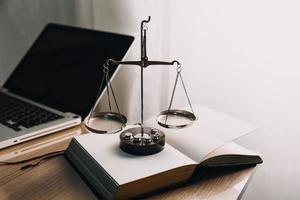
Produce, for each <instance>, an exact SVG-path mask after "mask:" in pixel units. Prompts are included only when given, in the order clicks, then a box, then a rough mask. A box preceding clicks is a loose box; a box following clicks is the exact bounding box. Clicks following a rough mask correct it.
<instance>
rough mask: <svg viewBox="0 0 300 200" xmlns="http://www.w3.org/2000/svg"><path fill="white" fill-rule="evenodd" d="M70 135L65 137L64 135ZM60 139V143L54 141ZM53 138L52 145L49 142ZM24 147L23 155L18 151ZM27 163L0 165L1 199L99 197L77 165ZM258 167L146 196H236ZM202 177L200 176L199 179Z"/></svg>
mask: <svg viewBox="0 0 300 200" xmlns="http://www.w3.org/2000/svg"><path fill="white" fill-rule="evenodd" d="M78 131H79V134H84V133H86V130H85V129H84V128H83V127H80V126H77V127H75V128H71V129H68V130H65V131H61V132H59V133H55V134H52V135H49V136H45V137H42V138H39V139H35V140H32V141H29V142H26V143H22V144H19V145H16V146H13V147H10V148H6V149H4V150H0V158H5V156H7V157H9V158H10V159H9V160H10V161H17V160H22V159H26V158H30V157H33V156H38V155H42V154H44V153H49V152H53V151H57V150H64V149H66V148H67V146H68V144H69V142H70V138H71V135H72V132H73V133H74V134H75V135H76V134H78ZM64 135H66V136H68V137H69V136H70V137H69V138H66V139H62V138H63V136H64ZM56 139H57V142H55V141H56ZM47 141H51V145H48V144H47ZM20 149H21V150H22V149H23V150H24V149H25V150H24V151H23V153H24V152H25V153H24V154H22V152H21V154H22V155H20V156H19V155H18V154H20V152H19V150H20ZM14 152H18V153H17V154H16V156H12V155H14ZM22 166H24V164H17V165H1V166H0V197H1V199H4V200H5V199H9V200H14V199H23V200H27V199H28V200H29V199H30V200H35V199H43V200H44V199H91V200H92V199H97V197H96V196H95V194H94V193H93V192H92V191H91V189H90V188H89V187H88V185H87V184H86V183H85V181H84V180H83V179H82V178H81V177H80V176H79V174H78V173H77V171H76V170H75V169H74V167H73V166H72V165H71V164H70V163H69V162H68V161H67V160H66V159H65V157H64V156H58V157H55V158H52V159H51V160H48V161H45V162H43V163H42V164H40V165H38V166H36V167H34V168H27V169H25V170H21V167H22ZM254 170H255V167H249V168H244V169H230V170H220V169H215V170H213V171H208V172H206V174H203V173H204V171H202V174H200V175H199V174H196V175H195V178H194V180H192V181H191V182H189V183H188V184H185V185H183V186H181V187H177V188H175V189H168V190H164V191H161V192H159V193H156V194H152V195H151V196H146V197H145V198H147V199H165V200H167V199H172V200H173V199H175V200H176V199H212V200H215V199H225V200H226V199H237V198H238V197H239V196H240V194H241V192H242V191H243V188H244V187H245V185H246V183H247V182H248V180H249V177H250V176H251V174H253V172H254ZM198 177H200V178H198Z"/></svg>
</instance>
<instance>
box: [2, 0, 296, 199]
mask: <svg viewBox="0 0 300 200" xmlns="http://www.w3.org/2000/svg"><path fill="white" fill-rule="evenodd" d="M28 2H30V3H28ZM299 8H300V2H299V1H296V0H285V1H283V0H281V1H279V0H272V1H271V0H260V1H258V0H253V1H240V0H239V1H238V0H228V1H222V0H190V1H179V0H172V1H171V0H164V1H158V0H152V1H150V0H144V1H139V0H127V1H124V0H102V1H100V0H94V1H92V0H91V1H80V0H77V1H71V0H68V1H50V0H48V1H37V0H36V1H34V0H31V1H26V3H25V2H24V3H21V1H16V0H13V1H11V0H10V1H8V0H4V1H1V2H0V33H1V34H0V70H1V73H0V83H3V81H4V80H5V79H6V77H7V75H8V74H9V73H10V71H11V70H12V69H13V67H14V66H15V65H16V63H17V62H18V61H19V60H20V58H21V57H22V55H23V54H24V53H25V51H26V50H27V49H28V47H29V45H30V44H31V43H32V41H33V40H34V38H35V37H36V36H37V34H38V32H39V30H40V29H41V27H43V25H44V24H45V23H46V22H48V21H57V22H62V23H67V24H74V25H80V26H86V27H95V28H97V29H103V30H108V31H115V32H121V33H128V34H133V35H135V36H136V41H135V44H134V45H133V49H132V51H131V52H130V54H129V56H128V59H138V58H139V57H140V50H139V46H140V45H139V42H140V40H139V23H140V21H141V20H142V19H146V18H147V16H148V15H151V16H152V20H151V23H150V24H149V31H148V56H149V58H150V59H163V60H172V59H178V60H180V61H181V63H182V65H183V68H184V69H183V77H184V79H185V82H186V85H187V89H188V92H189V94H190V97H191V100H192V103H194V104H196V103H197V104H202V105H206V106H209V107H212V108H216V109H218V110H221V111H223V112H226V113H229V114H231V115H234V116H236V117H239V118H241V119H244V120H247V121H250V122H253V123H255V124H258V125H260V126H261V127H262V129H261V130H260V131H259V132H257V133H255V134H252V135H249V136H246V137H244V138H241V139H240V140H239V142H240V143H242V144H244V145H246V146H247V147H250V148H252V149H254V150H257V151H260V152H262V153H263V158H264V164H262V165H261V166H260V168H259V169H258V170H257V172H256V174H255V176H254V178H253V179H252V181H251V183H250V185H249V187H248V189H247V190H246V192H245V194H244V197H243V199H299V196H300V195H299V192H298V188H300V182H299V181H298V178H299V177H300V171H299V169H297V166H298V165H299V164H300V161H299V157H300V153H299V142H300V136H299V133H300V131H299V130H300V79H299V76H300V56H299V55H300V37H299V35H300V26H299V19H300V12H299ZM145 73H146V74H145V115H146V118H147V117H150V116H152V115H154V114H156V113H157V112H158V111H160V110H161V109H165V108H166V106H167V104H168V101H167V99H168V97H169V96H170V92H171V83H172V82H173V78H174V75H175V74H174V68H163V69H162V67H161V68H158V67H152V68H149V69H147V70H146V72H145ZM138 74H139V73H138V68H135V67H131V66H128V67H124V68H122V69H121V71H120V73H119V74H118V75H117V77H116V79H115V81H114V84H115V87H117V93H118V97H119V98H120V99H121V100H122V101H121V105H122V106H121V107H122V110H123V112H124V113H125V114H127V115H128V116H129V118H130V119H132V120H133V121H136V120H139V105H138V103H139V77H138ZM178 89H180V87H179V88H178ZM176 97H177V102H175V103H178V104H181V103H186V101H185V99H184V96H182V92H180V91H178V93H177V95H176Z"/></svg>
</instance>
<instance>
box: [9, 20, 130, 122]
mask: <svg viewBox="0 0 300 200" xmlns="http://www.w3.org/2000/svg"><path fill="white" fill-rule="evenodd" d="M133 40H134V38H133V37H132V36H127V35H120V34H114V33H108V32H102V31H94V30H87V29H81V28H75V27H69V26H63V25H58V24H48V25H47V26H46V27H45V29H44V30H43V31H42V33H41V34H40V35H39V37H38V39H37V40H36V41H35V42H34V44H33V45H32V47H31V48H30V49H29V51H28V52H27V53H26V55H25V56H24V57H23V59H22V60H21V62H20V63H19V64H18V66H17V67H16V69H15V70H14V72H13V73H12V75H11V76H10V77H9V79H8V80H7V81H6V83H5V84H4V87H5V88H7V89H8V90H9V91H11V92H13V93H15V94H18V95H21V96H23V97H25V98H28V99H30V100H33V101H36V102H39V103H41V104H44V105H47V106H49V107H52V108H55V109H57V110H60V111H63V112H73V113H76V114H79V115H81V116H82V117H83V118H84V117H86V115H87V114H88V113H89V111H90V109H91V108H92V106H93V104H94V103H95V101H96V98H97V97H96V96H97V92H98V90H99V87H100V83H101V80H102V76H103V71H102V69H103V66H102V65H103V63H105V61H106V60H107V59H109V58H112V59H114V60H122V58H123V57H124V55H125V54H126V52H127V50H128V49H129V47H130V45H131V44H132V42H133ZM115 70H116V67H111V68H110V76H112V75H113V73H114V72H115ZM104 87H105V85H104V86H103V88H101V90H102V91H103V89H104ZM102 91H101V92H102Z"/></svg>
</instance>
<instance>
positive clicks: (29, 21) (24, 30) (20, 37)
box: [0, 0, 93, 85]
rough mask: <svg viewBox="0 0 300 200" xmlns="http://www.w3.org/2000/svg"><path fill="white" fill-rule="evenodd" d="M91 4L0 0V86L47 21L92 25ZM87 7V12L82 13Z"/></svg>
mask: <svg viewBox="0 0 300 200" xmlns="http://www.w3.org/2000/svg"><path fill="white" fill-rule="evenodd" d="M92 3H93V1H92V0H88V1H84V3H83V2H81V1H80V0H64V1H59V0H44V1H39V0H27V1H18V0H2V1H0V44H1V45H0V71H1V73H0V85H2V84H3V83H4V81H5V80H6V79H7V78H8V76H9V74H10V73H11V72H12V71H13V69H14V68H15V67H16V65H17V64H18V62H19V61H20V60H21V58H22V56H23V55H24V54H25V52H26V51H27V50H28V48H29V47H30V45H31V44H32V43H33V41H34V40H35V38H36V37H37V36H38V34H39V33H40V31H41V30H42V28H43V27H44V26H45V25H46V24H47V23H49V22H55V23H62V24H69V25H79V26H86V27H93V12H92ZM88 8H89V9H90V12H82V10H83V9H88ZM83 13H84V14H85V16H82V15H83ZM87 14H88V15H87Z"/></svg>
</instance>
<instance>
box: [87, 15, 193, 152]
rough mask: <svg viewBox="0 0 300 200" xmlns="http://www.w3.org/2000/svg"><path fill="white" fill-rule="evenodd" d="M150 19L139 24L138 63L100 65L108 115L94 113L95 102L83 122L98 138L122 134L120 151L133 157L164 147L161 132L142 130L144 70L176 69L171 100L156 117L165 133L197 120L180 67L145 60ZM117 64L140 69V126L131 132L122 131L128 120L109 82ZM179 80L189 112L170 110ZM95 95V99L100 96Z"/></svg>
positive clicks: (178, 65) (125, 62) (119, 62)
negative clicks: (111, 69)
mask: <svg viewBox="0 0 300 200" xmlns="http://www.w3.org/2000/svg"><path fill="white" fill-rule="evenodd" d="M150 19H151V17H150V16H149V17H148V19H147V20H143V21H142V22H141V60H139V61H115V60H113V59H108V60H107V61H106V62H105V63H104V65H103V72H104V76H103V79H102V81H101V85H100V89H99V93H100V91H101V88H102V86H103V84H104V83H106V91H107V98H108V104H109V111H108V112H97V111H96V107H97V105H98V103H99V99H98V101H96V103H95V105H94V106H93V108H92V110H91V112H90V114H89V115H88V116H87V117H86V119H85V120H84V124H85V126H86V128H87V129H88V130H89V131H91V132H93V133H99V134H111V133H117V132H121V134H120V148H121V149H122V150H123V151H125V152H126V153H129V154H134V155H151V154H155V153H158V152H160V151H162V150H163V149H164V145H165V134H164V133H163V131H161V130H159V129H156V128H152V127H145V126H144V100H143V95H144V80H143V77H144V72H143V70H144V68H146V67H148V66H151V65H175V66H176V67H177V68H176V70H177V75H176V79H175V83H174V87H173V91H172V96H171V100H170V103H169V106H168V109H167V110H164V111H162V112H160V113H159V114H158V116H157V119H156V120H157V123H158V124H159V125H160V126H162V127H164V128H168V129H180V128H184V127H186V126H189V125H191V124H192V123H193V122H194V121H195V120H196V119H197V118H196V116H195V114H194V111H193V107H192V104H191V101H190V98H189V96H188V93H187V90H186V87H185V84H184V81H183V78H182V75H181V70H182V67H181V65H180V63H179V62H178V61H177V60H174V61H172V62H164V61H151V60H148V57H147V51H146V32H147V30H148V28H147V25H146V24H147V23H149V22H150ZM119 64H123V65H137V66H140V69H141V122H140V123H138V126H135V127H133V128H128V129H124V128H125V126H126V124H127V118H126V117H125V116H124V115H123V114H121V112H120V109H119V106H118V103H117V99H116V95H115V93H114V90H113V87H112V84H111V82H110V76H109V67H110V66H117V65H119ZM179 79H180V81H181V83H182V86H183V89H184V92H185V95H186V97H187V100H188V103H189V107H190V110H191V111H187V110H180V109H171V107H172V103H173V99H174V94H175V90H176V86H177V83H178V80H179ZM99 93H98V96H99ZM111 99H113V101H114V104H115V107H116V109H117V112H113V109H112V106H113V105H112V101H111Z"/></svg>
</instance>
